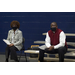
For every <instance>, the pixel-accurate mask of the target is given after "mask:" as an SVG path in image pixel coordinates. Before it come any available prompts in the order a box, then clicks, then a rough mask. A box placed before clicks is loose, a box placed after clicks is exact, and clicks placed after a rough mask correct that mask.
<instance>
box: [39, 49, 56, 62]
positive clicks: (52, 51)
mask: <svg viewBox="0 0 75 75" xmlns="http://www.w3.org/2000/svg"><path fill="white" fill-rule="evenodd" d="M44 53H49V54H50V53H51V54H53V53H57V49H56V50H55V49H53V50H51V51H49V50H48V49H45V50H41V49H40V51H39V61H40V62H43V61H44Z"/></svg>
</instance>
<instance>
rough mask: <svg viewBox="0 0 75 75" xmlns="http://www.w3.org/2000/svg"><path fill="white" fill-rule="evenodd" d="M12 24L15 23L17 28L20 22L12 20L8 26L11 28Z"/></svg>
mask: <svg viewBox="0 0 75 75" xmlns="http://www.w3.org/2000/svg"><path fill="white" fill-rule="evenodd" d="M14 24H15V25H17V28H19V27H20V23H19V22H18V21H12V22H11V24H10V27H11V28H12V27H13V25H14Z"/></svg>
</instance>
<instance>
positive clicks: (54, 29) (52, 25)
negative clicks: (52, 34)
mask: <svg viewBox="0 0 75 75" xmlns="http://www.w3.org/2000/svg"><path fill="white" fill-rule="evenodd" d="M56 29H57V24H56V23H51V30H52V31H56Z"/></svg>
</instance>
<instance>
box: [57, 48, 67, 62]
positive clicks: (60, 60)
mask: <svg viewBox="0 0 75 75" xmlns="http://www.w3.org/2000/svg"><path fill="white" fill-rule="evenodd" d="M66 52H67V48H66V47H60V48H59V49H58V54H59V62H64V54H65V53H66Z"/></svg>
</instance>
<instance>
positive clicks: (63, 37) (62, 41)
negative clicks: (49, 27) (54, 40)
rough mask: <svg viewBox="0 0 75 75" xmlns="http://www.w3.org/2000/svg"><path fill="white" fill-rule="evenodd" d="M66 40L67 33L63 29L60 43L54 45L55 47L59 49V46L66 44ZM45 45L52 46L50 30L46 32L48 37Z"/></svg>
mask: <svg viewBox="0 0 75 75" xmlns="http://www.w3.org/2000/svg"><path fill="white" fill-rule="evenodd" d="M65 40H66V35H65V33H64V32H63V31H62V32H61V33H60V36H59V44H57V45H55V46H54V49H58V48H59V47H63V46H65ZM45 45H46V47H47V48H49V47H50V46H51V40H50V37H49V35H48V32H47V34H46V39H45Z"/></svg>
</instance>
